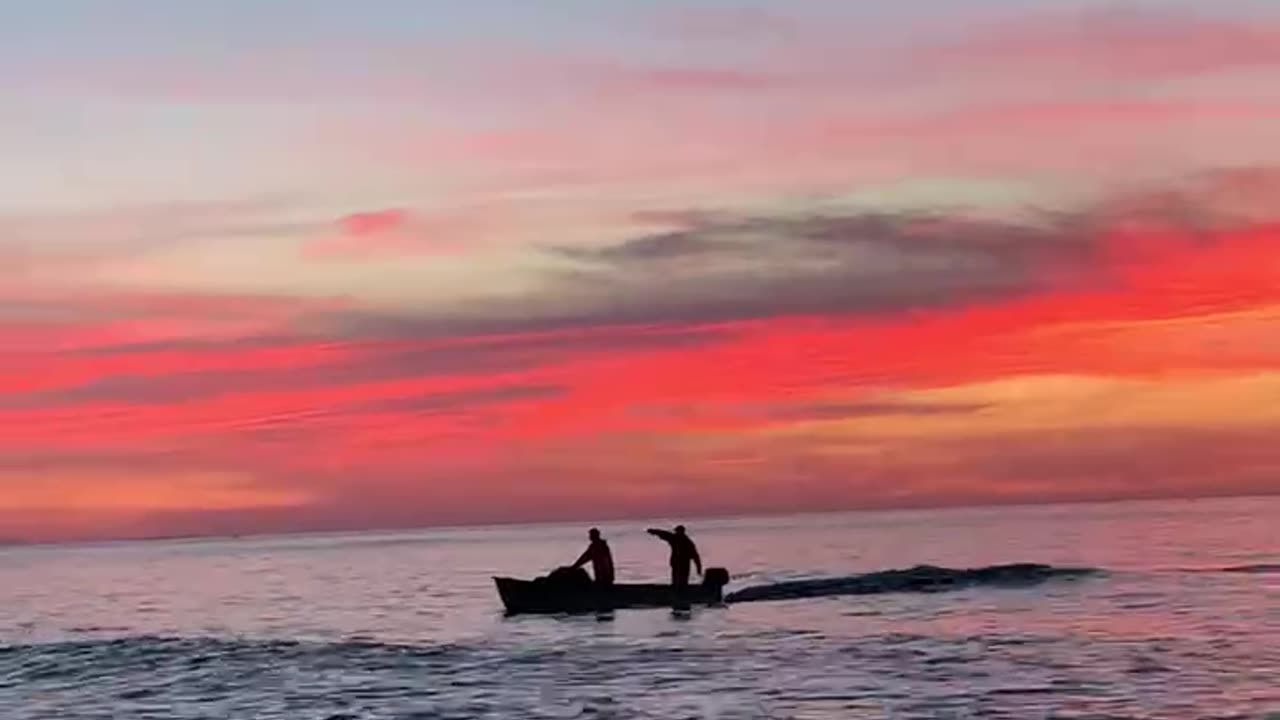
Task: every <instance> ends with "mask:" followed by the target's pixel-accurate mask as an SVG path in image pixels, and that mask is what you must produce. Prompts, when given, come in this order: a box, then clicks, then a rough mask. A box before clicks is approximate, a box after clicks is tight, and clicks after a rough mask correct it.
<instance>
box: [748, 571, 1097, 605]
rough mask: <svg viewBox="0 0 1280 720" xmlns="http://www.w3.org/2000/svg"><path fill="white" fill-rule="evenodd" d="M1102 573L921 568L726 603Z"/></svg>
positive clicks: (782, 586)
mask: <svg viewBox="0 0 1280 720" xmlns="http://www.w3.org/2000/svg"><path fill="white" fill-rule="evenodd" d="M1099 572H1101V571H1100V570H1098V569H1097V568H1067V567H1054V566H1051V565H1036V564H1032V563H1015V564H1010V565H991V566H988V567H981V568H967V569H958V570H957V569H953V568H944V567H935V566H932V565H918V566H916V567H913V568H908V569H905V570H883V571H880V572H873V573H866V574H864V575H848V576H845V577H833V578H815V579H812V580H793V581H789V582H779V583H773V584H770V585H760V586H757V587H748V588H743V589H742V590H738V591H736V592H732V593H729V594H728V595H726V596H725V602H729V603H740V602H760V601H766V600H794V599H798V598H813V597H828V596H833V595H878V594H883V593H902V592H920V593H927V592H942V591H946V590H959V589H962V588H967V587H973V586H991V587H1026V586H1029V585H1037V584H1039V583H1042V582H1045V581H1046V580H1052V579H1062V578H1078V577H1084V576H1088V575H1094V574H1097V573H1099Z"/></svg>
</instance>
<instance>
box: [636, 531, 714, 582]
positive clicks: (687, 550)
mask: <svg viewBox="0 0 1280 720" xmlns="http://www.w3.org/2000/svg"><path fill="white" fill-rule="evenodd" d="M649 534H650V535H656V536H658V537H660V538H662V539H663V540H666V541H667V544H668V545H670V546H671V589H672V590H674V591H676V593H677V594H678V595H683V593H684V591H685V590H686V589H687V588H688V587H689V563H690V562H692V563H693V564H694V565H696V566H697V568H698V574H699V575H701V574H702V558H700V557H698V546H697V545H694V544H693V541H692V540H690V539H689V536H688V535H686V534H685V532H684V526H683V525H677V526H676V528H675V532H667V531H666V530H659V529H657V528H649Z"/></svg>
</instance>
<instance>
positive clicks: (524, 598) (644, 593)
mask: <svg viewBox="0 0 1280 720" xmlns="http://www.w3.org/2000/svg"><path fill="white" fill-rule="evenodd" d="M493 581H494V584H495V585H497V587H498V596H499V597H501V598H502V604H503V605H504V606H505V607H506V610H507V614H508V615H516V614H523V613H542V614H559V613H594V612H602V611H609V610H615V609H622V608H659V607H668V608H681V607H687V606H692V605H707V606H716V605H723V604H724V586H725V585H727V584H728V583H729V571H728V570H725V569H724V568H707V571H706V572H705V573H703V578H702V583H701V584H698V585H690V586H689V587H688V588H686V589H685V592H684V593H682V595H683V597H677V595H676V593H675V592H673V591H672V588H671V586H670V585H666V584H662V583H617V584H614V585H613V586H611V587H610V588H608V589H607V590H602V589H600V588H597V587H596V586H595V583H593V582H592V581H591V577H590V576H589V575H587V572H586V571H585V570H583V569H582V568H558V569H556V570H554V571H552V572H551V573H550V574H549V575H546V576H544V577H539V578H536V579H534V580H521V579H518V578H510V577H494V578H493Z"/></svg>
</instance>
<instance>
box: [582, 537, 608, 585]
mask: <svg viewBox="0 0 1280 720" xmlns="http://www.w3.org/2000/svg"><path fill="white" fill-rule="evenodd" d="M587 538H588V539H589V540H590V541H591V542H590V544H589V545H587V549H586V550H585V551H583V553H582V557H579V558H578V561H577V562H575V563H574V564H573V567H575V568H576V567H582V565H584V564H585V563H586V562H587V561H588V560H590V561H591V574H592V576H593V577H594V579H595V583H596V586H597V587H609V586H611V585H613V553H611V552H609V543H607V542H605V541H604V538H602V537H600V531H599V530H597V529H595V528H591V530H590V531H589V532H587Z"/></svg>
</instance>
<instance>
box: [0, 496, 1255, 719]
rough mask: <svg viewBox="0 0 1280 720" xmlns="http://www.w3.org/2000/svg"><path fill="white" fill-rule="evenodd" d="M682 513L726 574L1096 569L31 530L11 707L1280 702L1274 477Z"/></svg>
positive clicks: (155, 709)
mask: <svg viewBox="0 0 1280 720" xmlns="http://www.w3.org/2000/svg"><path fill="white" fill-rule="evenodd" d="M679 520H682V521H684V522H685V523H686V524H687V525H689V527H690V533H691V534H692V535H693V537H694V539H695V540H696V541H697V542H698V544H699V547H700V549H701V551H702V554H703V556H704V558H705V559H706V561H707V563H708V565H712V566H716V565H718V566H725V567H727V568H728V569H729V570H730V572H731V573H733V575H734V580H733V583H732V585H731V586H730V590H741V589H743V588H747V587H760V586H768V585H770V584H772V583H778V582H790V581H797V580H812V579H819V578H848V577H851V576H855V575H859V574H862V573H870V572H877V571H883V570H891V569H903V568H910V567H913V566H917V565H921V564H929V565H936V566H941V567H948V568H980V567H984V566H991V565H997V564H1004V563H1014V562H1032V563H1043V564H1047V565H1053V566H1057V567H1074V568H1096V569H1097V570H1098V571H1099V572H1097V573H1094V574H1089V575H1085V576H1081V577H1062V578H1050V579H1047V580H1046V581H1044V582H1040V583H1038V584H1033V585H1028V586H1022V587H1005V586H999V585H981V584H979V585H973V586H969V587H964V588H960V589H956V590H953V591H946V592H887V593H870V594H860V595H819V596H816V597H802V598H796V599H788V600H780V601H771V602H749V603H741V604H738V603H734V604H731V605H729V606H728V607H724V608H702V609H696V610H695V611H694V612H693V613H692V614H690V615H688V616H684V615H678V614H673V613H672V612H671V611H670V610H665V609H655V610H626V611H619V612H617V613H616V614H615V615H614V617H613V618H612V619H600V618H597V617H594V616H587V617H512V618H508V617H504V616H503V613H502V610H501V605H500V603H499V601H498V597H497V594H496V592H495V591H494V587H493V584H492V580H491V576H492V575H495V574H501V575H515V576H528V577H532V576H535V575H539V574H543V573H545V572H546V571H548V570H549V569H551V568H553V567H555V566H556V565H560V564H566V563H568V562H571V561H572V560H573V559H575V558H576V557H577V554H578V553H579V552H580V551H581V550H582V548H583V546H584V545H585V530H586V526H585V525H583V524H579V525H559V526H550V525H543V526H527V527H500V528H474V529H463V530H427V531H413V532H398V533H367V534H341V535H332V534H331V535H312V536H293V537H270V538H245V539H225V540H185V541H163V542H143V543H103V544H93V545H74V546H47V547H15V548H9V549H6V550H3V551H0V718H3V719H5V720H9V719H13V720H25V719H28V718H41V719H49V720H79V719H82V718H84V719H87V718H95V719H99V718H101V719H106V718H111V719H117V718H120V719H126V718H128V719H131V718H138V719H141V718H155V719H160V718H163V719H168V718H192V719H194V718H208V719H210V720H213V719H230V718H237V719H238V718H244V719H246V720H248V719H253V720H270V719H276V718H280V719H286V718H287V719H289V720H295V719H297V720H307V719H312V718H315V719H328V720H338V719H340V718H341V719H349V720H355V719H362V720H363V719H365V718H368V719H374V718H420V719H425V718H666V719H670V718H979V717H980V718H1016V719H1018V720H1024V719H1034V718H1050V717H1053V718H1171V719H1183V718H1186V719H1190V718H1250V719H1253V718H1264V717H1267V714H1268V713H1280V499H1232V500H1214V501H1180V502H1159V503H1154V502H1153V503H1148V502H1143V503H1117V504H1106V505H1069V506H1045V507H1027V508H1021V507H1020V508H991V509H965V510H949V511H927V512H926V511H911V512H885V513H851V514H831V515H807V516H789V517H771V518H748V519H732V520H726V519H719V520H705V521H696V520H690V519H687V518H680V519H679ZM663 522H665V523H667V524H671V523H673V522H675V520H666V521H663ZM649 524H650V523H644V522H638V523H620V524H619V523H614V524H601V528H602V529H603V530H604V532H605V535H606V537H608V539H609V540H610V543H611V545H612V547H613V551H614V554H615V557H616V560H617V563H618V570H619V580H620V581H623V582H625V581H642V580H657V579H661V578H662V577H663V575H664V573H665V567H664V566H665V560H666V556H665V551H666V547H665V545H664V544H663V543H661V542H659V541H657V540H655V539H653V538H650V537H648V536H646V535H644V532H643V531H644V528H645V527H646V526H648V525H649ZM839 585H840V583H839V582H837V583H835V586H839ZM801 587H806V588H812V587H814V585H813V584H808V585H802V586H801ZM816 587H818V588H823V587H826V586H825V585H823V584H821V583H819V584H817V585H816Z"/></svg>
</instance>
